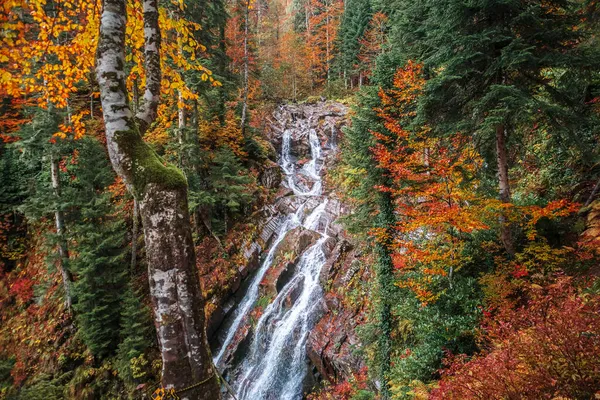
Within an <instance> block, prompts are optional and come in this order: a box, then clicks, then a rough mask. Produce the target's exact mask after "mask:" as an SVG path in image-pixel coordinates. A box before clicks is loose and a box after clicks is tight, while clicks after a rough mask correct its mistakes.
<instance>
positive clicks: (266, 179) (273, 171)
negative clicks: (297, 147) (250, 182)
mask: <svg viewBox="0 0 600 400" xmlns="http://www.w3.org/2000/svg"><path fill="white" fill-rule="evenodd" d="M281 179H282V173H281V168H280V167H279V165H278V164H277V163H274V162H273V161H269V162H268V163H267V166H266V167H265V169H263V170H262V172H261V174H260V177H259V180H260V183H261V184H262V185H263V186H264V187H266V188H267V189H275V188H276V187H278V186H279V185H280V184H281Z"/></svg>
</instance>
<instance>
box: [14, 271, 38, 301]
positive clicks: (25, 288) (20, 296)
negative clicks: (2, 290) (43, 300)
mask: <svg viewBox="0 0 600 400" xmlns="http://www.w3.org/2000/svg"><path fill="white" fill-rule="evenodd" d="M33 285H34V282H33V281H32V280H31V279H29V278H28V277H25V276H24V277H20V278H17V279H16V280H15V281H14V282H13V283H12V285H10V290H9V293H10V294H11V295H13V296H15V298H16V299H17V302H19V303H21V304H24V303H28V302H29V301H30V300H31V299H32V298H33Z"/></svg>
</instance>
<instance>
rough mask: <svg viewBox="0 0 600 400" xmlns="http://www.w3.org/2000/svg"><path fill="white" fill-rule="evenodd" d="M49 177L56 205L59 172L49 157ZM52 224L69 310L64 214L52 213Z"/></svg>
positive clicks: (70, 303)
mask: <svg viewBox="0 0 600 400" xmlns="http://www.w3.org/2000/svg"><path fill="white" fill-rule="evenodd" d="M50 176H51V179H52V189H53V191H54V196H55V197H56V200H57V203H58V202H60V192H61V189H60V172H59V169H58V159H57V158H55V157H54V155H51V157H50ZM54 222H55V225H56V234H57V235H58V255H59V256H60V261H59V263H58V269H59V271H60V275H61V279H62V283H63V287H64V290H65V308H66V309H67V310H70V309H71V305H72V303H73V300H72V295H71V282H72V281H73V278H72V276H71V273H70V271H69V248H68V246H67V240H66V238H65V214H64V212H63V211H62V210H61V209H59V208H57V209H56V211H55V212H54Z"/></svg>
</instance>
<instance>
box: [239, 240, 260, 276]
mask: <svg viewBox="0 0 600 400" xmlns="http://www.w3.org/2000/svg"><path fill="white" fill-rule="evenodd" d="M261 250H262V249H261V247H260V245H259V244H258V243H256V242H251V243H249V244H247V245H246V246H244V247H243V249H242V253H243V255H244V259H245V260H246V262H245V263H243V264H241V265H240V266H239V267H238V272H239V273H240V276H241V277H242V279H243V278H246V277H247V276H248V274H249V273H251V272H254V271H256V269H257V268H258V266H259V265H260V253H261Z"/></svg>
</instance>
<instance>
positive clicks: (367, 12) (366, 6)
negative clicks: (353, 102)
mask: <svg viewBox="0 0 600 400" xmlns="http://www.w3.org/2000/svg"><path fill="white" fill-rule="evenodd" d="M371 16H372V11H371V2H370V1H369V0H347V1H346V3H345V9H344V14H343V16H342V21H341V24H340V32H339V36H338V39H339V42H340V46H339V50H340V55H339V64H340V68H341V70H342V75H343V77H344V79H346V82H350V84H351V85H353V83H354V78H355V77H356V76H357V75H358V84H362V76H360V74H359V70H360V69H359V68H358V53H359V51H360V39H361V38H362V37H363V34H364V32H365V29H366V28H367V26H368V25H369V21H370V20H371Z"/></svg>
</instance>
